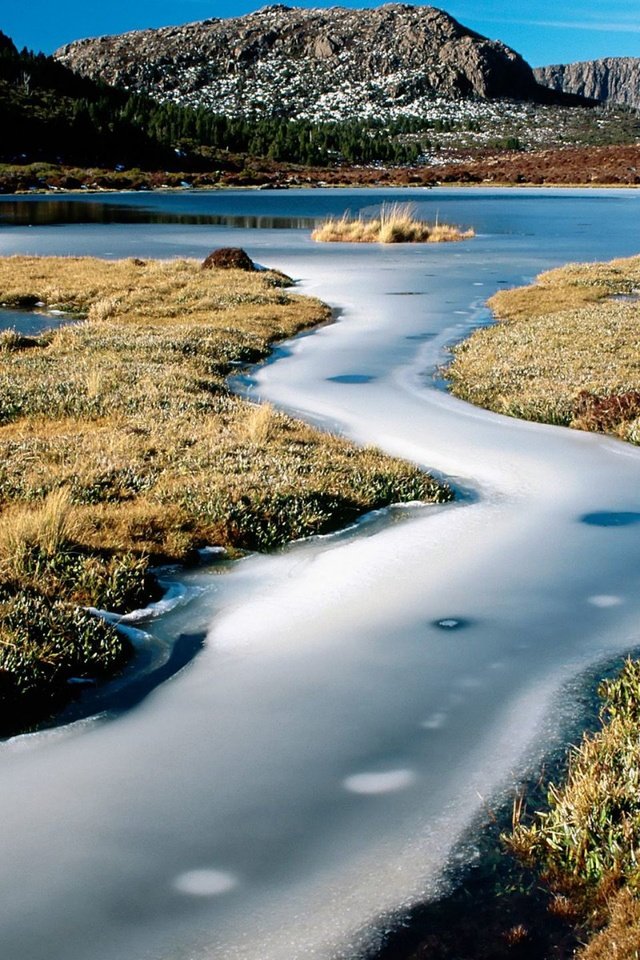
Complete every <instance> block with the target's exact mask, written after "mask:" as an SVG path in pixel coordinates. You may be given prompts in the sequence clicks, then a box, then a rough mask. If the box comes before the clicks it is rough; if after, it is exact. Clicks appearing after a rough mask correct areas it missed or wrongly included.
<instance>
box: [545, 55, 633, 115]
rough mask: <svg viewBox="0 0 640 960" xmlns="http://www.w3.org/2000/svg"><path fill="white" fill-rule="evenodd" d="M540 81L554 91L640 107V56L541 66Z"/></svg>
mask: <svg viewBox="0 0 640 960" xmlns="http://www.w3.org/2000/svg"><path fill="white" fill-rule="evenodd" d="M533 72H534V74H535V77H536V79H537V81H538V82H539V83H541V84H543V85H544V86H546V87H551V88H552V89H553V90H559V91H563V92H565V93H574V94H579V95H580V96H583V97H590V98H592V99H593V100H602V101H606V102H609V103H617V104H625V105H626V106H629V107H634V108H635V109H636V110H638V109H640V57H606V58H605V59H603V60H586V61H584V62H582V63H569V64H557V65H555V66H551V67H537V68H536V69H535V70H534V71H533Z"/></svg>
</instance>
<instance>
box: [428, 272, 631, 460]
mask: <svg viewBox="0 0 640 960" xmlns="http://www.w3.org/2000/svg"><path fill="white" fill-rule="evenodd" d="M489 306H490V307H492V309H493V311H494V313H495V315H496V317H497V319H498V321H500V322H498V323H497V324H495V325H493V326H491V327H487V328H485V329H482V330H478V331H476V332H475V333H474V334H473V335H472V336H471V337H469V339H468V340H465V341H463V342H462V343H461V344H459V345H458V346H456V347H455V348H454V350H453V355H454V359H453V363H452V364H451V365H450V366H449V367H448V370H447V376H448V377H449V378H450V382H451V391H452V392H453V393H454V394H455V395H456V396H458V397H461V398H462V399H463V400H468V401H469V402H471V403H474V404H477V405H478V406H481V407H485V408H487V409H489V410H494V411H495V412H496V413H504V414H507V415H508V416H512V417H520V418H522V419H524V420H538V421H541V422H543V423H556V424H562V425H564V426H571V427H576V428H578V429H581V430H596V431H600V432H603V433H609V434H612V435H614V436H617V437H620V438H621V439H623V440H628V441H630V442H631V443H638V442H640V257H631V258H627V259H623V260H612V261H611V262H610V263H593V264H569V265H568V266H566V267H561V268H559V269H557V270H550V271H548V272H546V273H542V274H540V276H539V277H538V278H537V279H536V281H535V283H533V284H532V285H531V286H528V287H520V288H517V289H514V290H504V291H499V292H498V293H496V294H495V295H494V296H493V297H492V298H491V299H490V300H489Z"/></svg>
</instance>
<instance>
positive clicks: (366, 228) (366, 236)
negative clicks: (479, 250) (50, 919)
mask: <svg viewBox="0 0 640 960" xmlns="http://www.w3.org/2000/svg"><path fill="white" fill-rule="evenodd" d="M473 236H474V232H473V230H464V231H463V230H460V228H459V227H453V226H450V225H448V224H444V223H435V224H432V223H427V222H426V221H424V220H418V219H417V218H416V216H415V208H414V206H413V205H412V204H410V203H389V204H386V203H383V204H382V207H381V209H380V215H379V216H378V217H375V218H373V219H365V218H364V217H362V216H359V217H350V216H349V214H345V215H344V216H342V217H339V218H338V217H329V218H328V219H327V220H325V221H324V223H322V224H321V225H320V226H319V227H317V228H316V229H315V230H314V231H313V233H312V234H311V237H312V239H313V240H317V241H318V242H319V243H335V242H341V243H445V242H449V241H453V240H466V239H468V238H469V237H473Z"/></svg>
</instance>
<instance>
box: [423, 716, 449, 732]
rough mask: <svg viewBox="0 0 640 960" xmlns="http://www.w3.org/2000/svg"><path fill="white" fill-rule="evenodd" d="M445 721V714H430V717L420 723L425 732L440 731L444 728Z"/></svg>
mask: <svg viewBox="0 0 640 960" xmlns="http://www.w3.org/2000/svg"><path fill="white" fill-rule="evenodd" d="M446 720H447V715H446V713H432V714H431V716H430V717H427V719H426V720H423V721H422V724H421V725H422V726H423V727H424V729H425V730H440V728H441V727H444V725H445V723H446Z"/></svg>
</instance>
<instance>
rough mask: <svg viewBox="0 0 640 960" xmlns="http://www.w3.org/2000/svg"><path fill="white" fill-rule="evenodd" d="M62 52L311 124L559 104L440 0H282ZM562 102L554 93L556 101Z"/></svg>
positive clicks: (107, 70) (221, 108)
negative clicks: (371, 4)
mask: <svg viewBox="0 0 640 960" xmlns="http://www.w3.org/2000/svg"><path fill="white" fill-rule="evenodd" d="M55 56H56V57H57V58H58V59H59V60H61V61H62V62H63V63H64V64H66V65H67V66H69V67H71V68H72V69H73V70H75V71H78V72H80V73H82V74H84V75H86V76H90V77H100V78H101V79H102V80H104V81H106V82H108V83H112V84H114V85H116V86H119V87H125V88H127V89H128V90H131V91H140V92H143V93H147V94H149V95H151V96H154V97H156V98H157V99H160V100H171V101H174V102H176V103H180V104H183V105H189V106H194V107H197V106H204V107H207V108H209V109H211V110H214V111H216V112H219V113H226V114H235V115H238V114H245V115H246V114H250V113H253V112H258V113H261V112H262V113H276V114H279V115H287V116H295V117H303V118H305V117H306V118H309V119H345V118H354V117H356V118H357V117H363V118H364V117H371V116H375V115H383V114H384V112H385V109H386V108H388V107H389V105H393V106H395V107H398V106H401V107H402V108H403V109H404V110H405V111H406V113H415V112H417V111H418V110H419V106H420V103H421V102H422V103H424V102H425V100H429V99H432V98H434V97H441V98H447V99H459V98H466V97H480V98H485V99H495V98H511V99H518V100H543V101H544V100H547V101H549V100H553V99H554V95H552V94H549V92H548V91H546V90H544V89H542V88H541V87H539V86H538V84H537V83H536V80H535V77H534V75H533V71H532V70H531V68H530V67H529V65H528V64H527V63H526V62H525V61H524V60H523V59H522V57H520V56H519V55H518V54H517V53H515V52H514V51H513V50H511V49H510V48H509V47H506V46H505V45H504V44H503V43H500V42H498V41H493V40H487V39H486V38H485V37H482V36H480V35H479V34H477V33H474V32H473V31H471V30H468V29H467V28H466V27H464V26H462V25H461V24H459V23H458V22H457V21H456V20H454V19H453V18H452V17H450V16H449V15H448V14H447V13H445V12H443V11H442V10H438V9H436V8H435V7H423V6H412V5H410V4H400V3H391V4H387V5H385V6H382V7H377V8H375V9H369V10H351V9H345V8H340V7H332V8H331V9H323V10H313V9H309V10H303V9H292V8H289V7H286V6H282V5H276V6H269V7H265V8H264V9H262V10H259V11H258V12H257V13H252V14H249V15H248V16H243V17H234V18H231V19H225V20H221V19H211V20H203V21H201V22H199V23H190V24H186V25H185V26H179V27H167V28H163V29H160V30H142V31H136V32H133V33H125V34H122V35H119V36H109V37H100V38H97V39H89V40H79V41H76V42H75V43H71V44H68V45H67V46H65V47H62V48H61V49H60V50H58V51H57V52H56V54H55ZM555 99H557V96H556V97H555Z"/></svg>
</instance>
